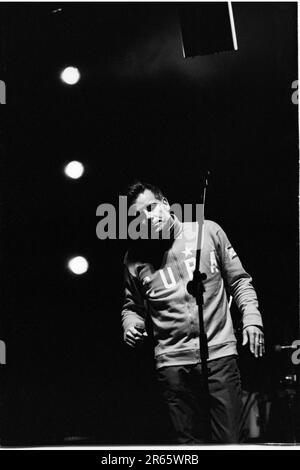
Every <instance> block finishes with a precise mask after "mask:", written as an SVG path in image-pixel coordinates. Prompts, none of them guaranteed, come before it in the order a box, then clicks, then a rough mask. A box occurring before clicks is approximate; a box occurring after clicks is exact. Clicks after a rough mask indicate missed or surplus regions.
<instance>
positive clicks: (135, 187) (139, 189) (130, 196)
mask: <svg viewBox="0 0 300 470" xmlns="http://www.w3.org/2000/svg"><path fill="white" fill-rule="evenodd" d="M146 189H148V190H149V191H152V193H153V194H154V196H155V197H156V198H157V199H160V200H162V199H163V198H164V195H163V192H162V191H161V189H160V188H159V187H158V186H155V185H154V184H150V183H144V182H142V181H134V182H133V183H132V184H130V185H129V186H128V188H127V191H126V195H127V204H128V207H130V206H131V205H132V204H133V203H134V202H135V201H136V200H137V198H138V196H139V195H140V194H141V193H143V192H144V191H146Z"/></svg>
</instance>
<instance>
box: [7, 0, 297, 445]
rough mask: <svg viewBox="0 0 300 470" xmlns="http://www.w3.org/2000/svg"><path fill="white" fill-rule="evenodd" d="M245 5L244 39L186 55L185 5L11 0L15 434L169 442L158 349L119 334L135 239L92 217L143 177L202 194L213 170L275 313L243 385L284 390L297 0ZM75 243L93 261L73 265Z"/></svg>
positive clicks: (266, 304) (291, 266) (11, 401)
mask: <svg viewBox="0 0 300 470" xmlns="http://www.w3.org/2000/svg"><path fill="white" fill-rule="evenodd" d="M57 8H62V11H61V12H56V13H54V12H53V10H55V9H57ZM191 8H192V4H191ZM233 11H234V16H235V24H236V32H237V40H238V45H239V50H238V52H225V53H222V54H215V55H210V56H202V57H200V56H198V57H195V58H193V59H183V56H182V47H181V33H180V23H179V18H178V12H177V4H175V3H134V4H133V3H125V4H124V3H122V4H121V3H120V4H118V3H107V4H106V3H99V4H87V3H85V4H82V3H78V4H66V5H64V4H61V3H59V4H54V3H53V4H51V3H50V4H26V5H25V4H10V5H8V4H6V5H5V4H2V6H1V38H2V41H1V49H0V51H1V54H2V55H1V66H2V70H1V73H2V76H1V77H0V78H4V79H5V80H6V83H7V105H6V106H5V107H2V108H1V112H2V113H1V114H2V118H4V120H2V124H1V144H0V145H1V153H2V157H1V179H2V184H1V192H2V198H1V199H2V202H1V211H2V217H1V220H2V222H1V244H2V255H1V264H2V270H1V297H2V300H1V312H2V313H1V322H0V328H1V335H0V339H5V341H6V343H7V364H6V365H2V366H0V374H1V378H0V380H1V390H2V392H1V423H0V427H1V435H0V437H1V442H2V443H3V444H6V445H7V444H12V445H13V444H47V443H49V444H64V443H65V444H66V443H73V442H74V443H78V442H81V443H84V442H94V443H98V444H105V445H110V444H133V445H134V444H160V443H168V441H169V437H168V431H169V428H168V423H167V421H166V417H165V414H164V410H163V407H162V404H161V402H160V399H159V396H158V392H157V389H156V385H155V381H154V374H153V361H152V355H151V348H150V346H148V347H147V346H146V347H145V348H144V349H143V350H142V351H141V352H140V354H136V353H135V352H133V351H131V350H128V349H127V347H126V346H125V345H124V344H123V340H122V330H121V326H120V308H121V304H122V260H123V255H124V252H125V250H126V246H127V245H126V241H117V240H106V241H100V240H98V239H97V237H96V232H95V229H96V224H97V222H98V221H99V218H97V217H96V208H97V206H98V205H99V204H101V203H103V202H108V203H117V201H118V195H119V194H122V193H123V191H124V188H125V187H126V185H127V184H128V183H130V182H131V181H132V180H133V179H134V178H136V177H137V178H142V179H145V180H147V181H150V182H154V183H156V184H157V185H160V186H161V187H162V189H163V190H164V191H165V193H166V195H167V196H168V199H169V201H170V202H181V203H188V202H197V200H198V199H197V198H199V190H200V187H199V175H200V174H201V171H202V170H203V169H206V168H209V169H210V170H211V173H212V177H211V180H210V185H209V188H208V193H207V209H206V217H207V218H208V219H212V220H215V221H217V222H218V223H219V224H220V225H221V226H222V227H223V228H224V229H225V231H226V232H227V234H228V236H229V239H230V240H231V242H232V243H233V245H234V247H235V249H236V251H237V252H238V253H239V255H240V257H241V259H242V261H243V264H244V266H245V268H246V269H247V270H248V271H249V272H250V273H251V274H252V275H253V278H254V285H255V287H256V290H257V293H258V295H259V299H260V309H261V312H262V314H263V318H264V323H265V330H266V339H267V348H268V350H267V355H266V358H265V359H264V360H263V361H257V362H255V361H254V360H252V359H251V358H250V357H249V356H248V354H247V353H246V352H245V351H244V352H243V351H242V354H241V369H242V372H243V384H244V388H245V389H246V390H250V391H251V390H254V391H262V392H263V393H266V394H267V396H268V399H269V400H271V401H272V400H275V403H276V400H277V398H278V394H277V389H278V387H279V385H278V384H279V380H280V377H281V376H282V374H283V373H285V372H286V370H287V367H288V365H289V364H290V361H289V358H284V357H283V356H282V355H280V354H277V355H276V354H275V353H274V352H273V349H274V345H275V344H278V343H279V344H283V343H289V342H291V341H293V340H294V339H296V338H298V337H299V334H298V318H297V316H298V286H299V279H298V259H299V255H298V132H297V106H295V105H293V104H292V101H291V96H292V93H293V91H294V90H292V88H291V86H292V82H293V81H294V80H296V79H297V21H296V20H297V8H296V4H295V3H234V4H233ZM67 65H75V66H77V67H78V68H79V70H80V72H81V75H82V78H81V81H80V82H79V83H78V84H77V85H75V86H73V87H68V86H66V85H63V84H62V82H61V81H60V80H59V72H60V71H61V69H63V68H64V67H65V66H67ZM4 122H6V124H7V125H6V126H5V129H6V131H5V132H4ZM74 159H75V160H80V161H82V162H83V163H84V165H85V167H86V172H85V174H84V177H83V178H81V179H80V180H77V181H72V180H70V179H67V178H66V177H65V176H64V173H63V167H64V165H65V164H66V163H67V162H68V161H70V160H74ZM77 254H80V255H83V256H85V257H86V258H87V259H88V261H89V263H90V269H89V271H88V272H87V273H86V274H85V275H82V276H75V275H72V274H71V273H70V272H69V271H68V269H67V268H66V263H67V260H68V259H69V258H70V257H71V256H73V255H77ZM279 401H280V400H279ZM278 406H279V408H280V406H281V405H278ZM273 408H274V406H273ZM276 410H277V411H276ZM278 414H280V413H279V412H278V407H277V408H276V406H275V411H274V417H273V420H274V423H275V424H274V426H273V427H272V431H270V435H269V437H268V438H269V439H271V440H273V441H276V440H277V441H282V440H284V435H282V434H281V432H282V431H280V429H281V428H282V425H281V428H280V419H278V417H277V418H276V416H277V415H278ZM276 420H277V421H276ZM281 424H282V423H281Z"/></svg>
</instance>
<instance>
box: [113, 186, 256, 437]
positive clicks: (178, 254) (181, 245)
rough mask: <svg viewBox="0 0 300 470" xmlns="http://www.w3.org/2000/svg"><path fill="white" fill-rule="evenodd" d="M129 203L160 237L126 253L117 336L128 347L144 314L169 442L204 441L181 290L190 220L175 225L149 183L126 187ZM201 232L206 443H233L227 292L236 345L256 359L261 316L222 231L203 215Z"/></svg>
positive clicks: (235, 381) (192, 309) (236, 422)
mask: <svg viewBox="0 0 300 470" xmlns="http://www.w3.org/2000/svg"><path fill="white" fill-rule="evenodd" d="M128 202H129V205H130V206H131V208H132V209H134V210H135V211H136V213H138V214H140V216H141V215H143V216H144V220H145V222H146V221H147V222H149V223H150V228H151V233H152V235H155V234H160V235H164V236H161V237H160V239H155V240H146V241H143V242H142V243H139V242H134V243H133V245H134V244H136V246H133V248H132V249H130V250H129V251H128V253H127V254H126V256H125V260H124V264H125V301H124V305H123V310H122V322H123V328H124V339H125V342H126V343H127V344H128V345H129V346H131V347H135V346H137V345H138V344H139V343H140V342H141V341H143V339H144V338H145V336H146V335H147V333H146V332H145V320H146V316H147V315H149V316H150V318H151V322H152V326H153V337H154V342H155V360H156V369H157V378H158V381H159V383H160V385H161V387H162V393H163V397H164V400H165V402H166V404H167V406H168V411H169V415H170V418H171V422H172V424H173V428H174V434H175V441H176V443H179V444H203V443H204V442H205V436H206V434H205V428H204V426H205V413H206V411H207V410H206V409H205V407H207V402H206V400H205V397H204V395H203V394H204V393H205V391H204V388H203V376H202V373H201V361H200V353H199V317H198V307H197V305H196V301H195V298H194V297H193V296H191V295H190V294H189V293H188V291H187V284H188V282H189V281H190V280H191V279H192V276H193V268H194V266H195V253H196V246H197V230H195V223H192V222H183V223H181V222H180V221H179V220H178V218H177V217H176V216H175V215H174V214H172V213H171V211H170V205H169V203H168V201H167V199H166V198H165V197H164V195H163V194H162V192H161V190H160V189H159V188H157V187H155V186H153V185H150V184H144V183H141V182H137V183H135V184H133V185H132V186H131V187H130V188H129V190H128ZM166 235H169V236H168V237H167V236H166ZM203 236H204V241H203V248H202V252H201V263H200V271H201V272H202V273H205V274H206V276H207V278H206V280H205V281H204V288H205V292H204V305H203V312H204V325H205V331H206V333H207V338H208V350H209V358H208V369H209V378H208V381H209V382H208V383H209V395H210V398H209V408H210V435H211V442H215V443H238V442H239V441H240V431H241V430H240V425H241V411H242V401H241V384H240V374H239V370H238V367H237V361H236V358H237V349H236V338H235V335H234V331H233V325H232V320H231V316H230V311H229V305H228V295H232V296H233V298H234V300H235V302H236V304H237V306H238V308H239V310H240V312H241V314H242V322H243V344H244V345H245V344H247V343H248V344H249V346H250V350H251V352H252V353H253V355H254V356H255V357H261V356H262V355H263V354H264V335H263V330H262V319H261V315H260V313H259V310H258V302H257V296H256V293H255V290H254V288H253V286H252V284H251V281H252V279H251V277H250V276H249V274H247V273H246V272H245V270H244V268H243V267H242V264H241V262H240V260H239V258H238V256H237V254H236V253H235V251H234V249H233V248H232V246H231V244H230V242H229V241H228V238H227V236H226V234H225V233H224V231H223V230H222V228H221V227H220V226H219V225H217V224H216V223H215V222H212V221H209V220H205V221H204V230H203ZM152 238H157V237H156V236H154V237H152Z"/></svg>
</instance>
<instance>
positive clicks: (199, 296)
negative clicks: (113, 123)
mask: <svg viewBox="0 0 300 470" xmlns="http://www.w3.org/2000/svg"><path fill="white" fill-rule="evenodd" d="M208 176H209V171H207V172H206V174H205V176H204V181H203V184H202V193H201V204H202V214H201V217H200V220H198V237H197V250H196V264H195V270H194V273H193V279H192V281H190V282H188V285H187V290H188V292H189V294H191V295H193V296H194V297H195V299H196V303H197V306H198V315H199V350H200V359H201V370H202V378H203V397H204V406H203V409H204V410H205V418H204V420H205V422H204V430H205V440H206V442H210V440H211V425H210V396H209V387H208V375H209V369H208V365H207V361H208V341H207V335H206V332H205V328H204V319H203V303H204V300H203V293H204V292H205V288H204V285H203V281H204V280H205V279H206V278H207V276H206V274H205V273H201V272H200V258H201V249H202V245H203V229H204V206H205V195H206V187H207V186H208Z"/></svg>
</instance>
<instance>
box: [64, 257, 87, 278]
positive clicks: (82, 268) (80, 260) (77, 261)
mask: <svg viewBox="0 0 300 470" xmlns="http://www.w3.org/2000/svg"><path fill="white" fill-rule="evenodd" d="M68 268H69V269H70V271H72V273H74V274H84V273H86V272H87V270H88V268H89V263H88V262H87V260H86V259H85V258H84V257H83V256H76V257H75V258H71V259H70V261H69V262H68Z"/></svg>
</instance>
